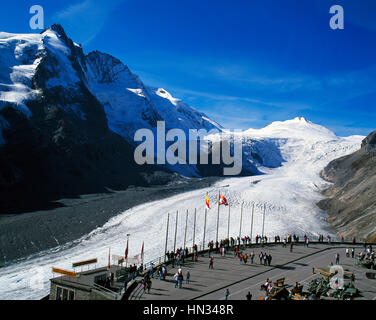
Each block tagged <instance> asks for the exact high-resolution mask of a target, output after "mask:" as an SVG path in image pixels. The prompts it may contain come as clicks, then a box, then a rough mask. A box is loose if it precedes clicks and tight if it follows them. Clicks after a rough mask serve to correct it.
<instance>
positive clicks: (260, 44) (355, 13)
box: [0, 0, 376, 135]
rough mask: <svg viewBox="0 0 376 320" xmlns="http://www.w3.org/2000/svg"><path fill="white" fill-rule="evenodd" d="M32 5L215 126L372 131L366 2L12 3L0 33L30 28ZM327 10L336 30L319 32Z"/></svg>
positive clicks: (373, 29)
mask: <svg viewBox="0 0 376 320" xmlns="http://www.w3.org/2000/svg"><path fill="white" fill-rule="evenodd" d="M34 4H39V5H42V6H43V8H44V11H45V25H46V26H48V25H50V24H52V23H60V24H62V25H63V27H64V28H65V30H66V32H67V34H68V36H69V37H70V38H72V39H73V40H74V41H75V42H78V43H81V44H82V45H83V48H84V51H85V52H86V53H88V52H90V51H92V50H100V51H103V52H107V53H110V54H112V55H114V56H115V57H117V58H119V59H121V60H122V61H123V62H124V63H126V64H127V65H128V66H129V67H130V69H131V70H132V71H133V72H134V73H136V74H138V75H139V76H140V77H141V79H142V80H143V81H144V82H145V83H146V84H148V85H152V86H157V87H164V88H165V89H166V90H168V91H170V92H171V93H172V94H173V95H174V96H176V97H179V98H182V99H183V100H184V101H186V102H187V103H189V104H190V105H192V106H193V107H195V108H197V109H198V110H201V111H203V112H205V113H207V114H208V115H209V116H211V117H212V118H213V119H215V120H216V121H218V122H219V123H221V124H222V125H223V126H224V127H227V128H240V129H247V128H250V127H252V128H260V127H263V126H265V125H267V124H268V123H270V122H272V121H275V120H286V119H291V118H293V117H296V116H304V117H306V118H307V119H309V120H311V121H313V122H315V123H318V124H321V125H324V126H326V127H328V128H330V129H332V130H333V131H335V132H336V133H337V134H339V135H351V134H363V135H366V134H368V133H369V132H370V131H372V130H375V129H376V112H375V110H376V103H375V101H376V81H375V80H376V1H374V0H369V1H368V0H362V1H355V0H351V1H347V0H346V1H340V0H331V1H330V0H263V1H258V0H257V1H256V0H255V1H253V0H237V1H231V2H230V1H222V0H217V1H215V2H214V1H211V0H200V1H198V0H189V1H187V0H179V1H176V0H160V1H148V0H144V1H136V0H76V1H62V0H54V1H51V0H33V1H26V0H25V1H22V0H14V1H12V2H7V4H6V7H4V6H3V9H2V10H0V30H1V31H7V32H22V33H28V32H35V31H33V30H31V29H30V27H29V19H30V17H31V15H30V14H29V8H30V7H31V6H32V5H34ZM334 4H340V5H342V6H343V8H344V11H345V29H344V30H331V29H330V28H329V20H330V17H331V15H330V14H329V8H330V7H331V6H332V5H334Z"/></svg>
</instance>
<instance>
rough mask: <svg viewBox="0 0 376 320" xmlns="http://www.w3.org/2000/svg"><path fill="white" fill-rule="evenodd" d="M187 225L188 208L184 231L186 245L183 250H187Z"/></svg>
mask: <svg viewBox="0 0 376 320" xmlns="http://www.w3.org/2000/svg"><path fill="white" fill-rule="evenodd" d="M187 225H188V210H187V215H186V216H185V231H184V246H183V250H185V244H186V240H187Z"/></svg>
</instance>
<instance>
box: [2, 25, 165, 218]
mask: <svg viewBox="0 0 376 320" xmlns="http://www.w3.org/2000/svg"><path fill="white" fill-rule="evenodd" d="M51 30H54V31H56V32H57V33H58V34H59V36H60V38H61V39H62V40H63V41H64V42H65V43H66V44H67V46H68V47H69V48H70V49H71V55H70V56H69V60H70V62H71V63H72V66H73V68H74V69H75V71H76V73H77V78H78V81H79V82H78V83H77V84H76V87H75V88H74V90H72V89H70V88H67V87H64V86H60V85H57V86H53V87H51V86H48V80H49V79H51V78H53V77H57V76H59V73H60V72H61V66H60V65H59V64H58V61H57V60H56V58H55V56H54V55H53V54H51V52H49V51H48V50H46V51H45V52H44V53H43V55H44V56H43V58H42V60H41V62H40V63H39V65H38V67H37V70H36V73H35V75H34V77H33V79H32V89H35V90H39V92H40V94H39V95H38V96H37V97H36V99H33V100H30V101H27V102H26V105H27V107H28V108H29V109H30V111H31V113H32V115H31V116H30V117H29V118H28V117H27V116H25V114H23V113H22V112H20V111H18V110H17V109H16V108H13V107H12V104H11V103H10V104H9V106H8V107H5V108H3V109H1V110H0V115H1V116H2V117H3V118H4V119H6V121H7V122H8V124H9V126H8V127H7V128H5V129H4V130H3V136H4V138H5V140H6V141H7V143H6V144H5V145H2V146H0V194H1V199H0V213H3V214H4V213H17V212H25V211H31V210H35V209H41V208H50V207H51V206H54V205H56V204H54V203H53V202H52V201H53V200H56V199H59V198H61V197H68V196H69V197H72V196H73V197H75V196H78V195H80V194H87V193H98V192H106V191H107V190H108V189H109V188H110V189H117V190H118V189H124V188H126V187H127V186H128V185H147V184H148V182H147V180H148V174H150V173H152V172H154V171H155V170H156V168H155V167H140V166H137V165H136V164H135V162H134V159H133V147H132V146H131V145H129V144H128V143H127V142H126V141H125V140H124V139H123V138H122V137H120V136H119V135H117V134H116V133H114V132H112V131H110V130H109V128H108V124H107V118H106V114H105V112H104V109H103V106H102V105H101V104H100V103H99V102H98V100H97V99H96V98H95V97H94V96H93V95H92V94H91V93H90V91H89V90H88V89H87V87H86V86H85V83H84V81H85V80H84V77H83V75H82V69H81V68H85V60H84V55H83V53H82V49H81V48H79V47H77V46H75V45H74V44H73V42H72V40H70V39H68V38H67V36H66V35H65V32H64V30H63V29H62V28H61V26H58V25H54V26H52V27H51ZM158 170H159V171H163V169H160V168H159V169H158ZM165 175H171V176H172V174H170V173H167V172H166V173H165ZM154 180H155V179H154ZM165 180H166V177H164V179H163V182H165ZM154 183H155V181H154Z"/></svg>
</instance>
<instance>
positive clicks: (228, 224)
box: [227, 205, 230, 241]
mask: <svg viewBox="0 0 376 320" xmlns="http://www.w3.org/2000/svg"><path fill="white" fill-rule="evenodd" d="M227 239H228V240H229V241H230V205H228V221H227Z"/></svg>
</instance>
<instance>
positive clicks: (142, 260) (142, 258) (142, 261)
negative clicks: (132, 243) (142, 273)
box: [141, 242, 144, 266]
mask: <svg viewBox="0 0 376 320" xmlns="http://www.w3.org/2000/svg"><path fill="white" fill-rule="evenodd" d="M141 263H142V266H144V242H142V257H141Z"/></svg>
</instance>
